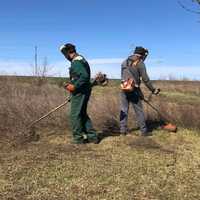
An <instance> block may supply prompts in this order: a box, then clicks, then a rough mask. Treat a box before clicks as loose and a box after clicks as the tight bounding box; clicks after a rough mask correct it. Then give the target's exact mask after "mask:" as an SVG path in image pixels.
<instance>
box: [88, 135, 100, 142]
mask: <svg viewBox="0 0 200 200" xmlns="http://www.w3.org/2000/svg"><path fill="white" fill-rule="evenodd" d="M101 140H102V138H101V137H99V136H97V137H96V138H95V139H92V140H91V139H90V140H89V142H91V143H93V144H99V143H100V142H101Z"/></svg>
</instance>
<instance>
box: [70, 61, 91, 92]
mask: <svg viewBox="0 0 200 200" xmlns="http://www.w3.org/2000/svg"><path fill="white" fill-rule="evenodd" d="M71 70H72V81H71V82H72V84H73V85H74V86H75V90H77V89H80V88H81V87H82V86H83V85H84V84H86V83H88V82H90V77H89V74H88V73H87V71H86V69H85V67H84V65H83V64H82V63H81V62H80V61H74V62H73V63H72V66H71Z"/></svg>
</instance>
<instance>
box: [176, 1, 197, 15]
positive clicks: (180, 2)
mask: <svg viewBox="0 0 200 200" xmlns="http://www.w3.org/2000/svg"><path fill="white" fill-rule="evenodd" d="M178 3H179V5H180V6H181V7H182V8H183V9H185V10H186V11H188V12H191V13H195V14H198V15H199V14H200V10H199V8H200V0H192V3H194V4H196V5H197V6H198V7H199V8H197V9H192V8H189V6H187V5H185V4H184V3H183V2H182V1H181V0H179V1H178Z"/></svg>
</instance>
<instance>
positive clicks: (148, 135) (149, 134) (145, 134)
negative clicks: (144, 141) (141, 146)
mask: <svg viewBox="0 0 200 200" xmlns="http://www.w3.org/2000/svg"><path fill="white" fill-rule="evenodd" d="M141 136H142V137H151V136H153V134H152V133H150V132H145V133H142V134H141Z"/></svg>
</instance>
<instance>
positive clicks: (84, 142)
mask: <svg viewBox="0 0 200 200" xmlns="http://www.w3.org/2000/svg"><path fill="white" fill-rule="evenodd" d="M71 143H72V144H86V143H88V140H73V141H72V142H71Z"/></svg>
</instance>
